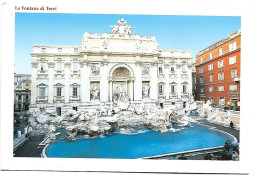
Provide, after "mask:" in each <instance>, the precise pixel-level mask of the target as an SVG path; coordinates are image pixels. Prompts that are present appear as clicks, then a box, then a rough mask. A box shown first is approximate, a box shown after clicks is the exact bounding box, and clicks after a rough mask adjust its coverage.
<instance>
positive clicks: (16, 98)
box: [15, 94, 18, 109]
mask: <svg viewBox="0 0 260 180" xmlns="http://www.w3.org/2000/svg"><path fill="white" fill-rule="evenodd" d="M15 109H18V95H17V94H16V96H15Z"/></svg>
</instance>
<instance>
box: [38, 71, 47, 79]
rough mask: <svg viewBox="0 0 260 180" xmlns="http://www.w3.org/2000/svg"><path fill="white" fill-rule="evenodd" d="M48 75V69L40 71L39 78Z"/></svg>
mask: <svg viewBox="0 0 260 180" xmlns="http://www.w3.org/2000/svg"><path fill="white" fill-rule="evenodd" d="M47 77H48V71H46V70H40V71H38V78H47Z"/></svg>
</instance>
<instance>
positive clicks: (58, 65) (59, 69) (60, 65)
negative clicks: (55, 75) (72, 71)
mask: <svg viewBox="0 0 260 180" xmlns="http://www.w3.org/2000/svg"><path fill="white" fill-rule="evenodd" d="M57 70H58V71H61V70H62V63H61V62H58V63H57Z"/></svg>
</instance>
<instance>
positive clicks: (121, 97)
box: [113, 85, 129, 102]
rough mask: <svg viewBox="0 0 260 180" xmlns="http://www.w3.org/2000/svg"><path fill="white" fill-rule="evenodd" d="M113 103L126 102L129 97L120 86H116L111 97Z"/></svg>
mask: <svg viewBox="0 0 260 180" xmlns="http://www.w3.org/2000/svg"><path fill="white" fill-rule="evenodd" d="M113 99H114V101H121V102H127V101H128V100H129V97H128V95H127V93H126V91H125V89H124V88H123V86H122V85H120V86H117V87H116V90H115V92H114V95H113Z"/></svg>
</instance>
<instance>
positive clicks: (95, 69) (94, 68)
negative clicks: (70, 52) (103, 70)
mask: <svg viewBox="0 0 260 180" xmlns="http://www.w3.org/2000/svg"><path fill="white" fill-rule="evenodd" d="M99 71H100V70H99V67H97V66H96V65H94V64H93V65H92V66H91V72H92V74H94V75H99Z"/></svg>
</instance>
